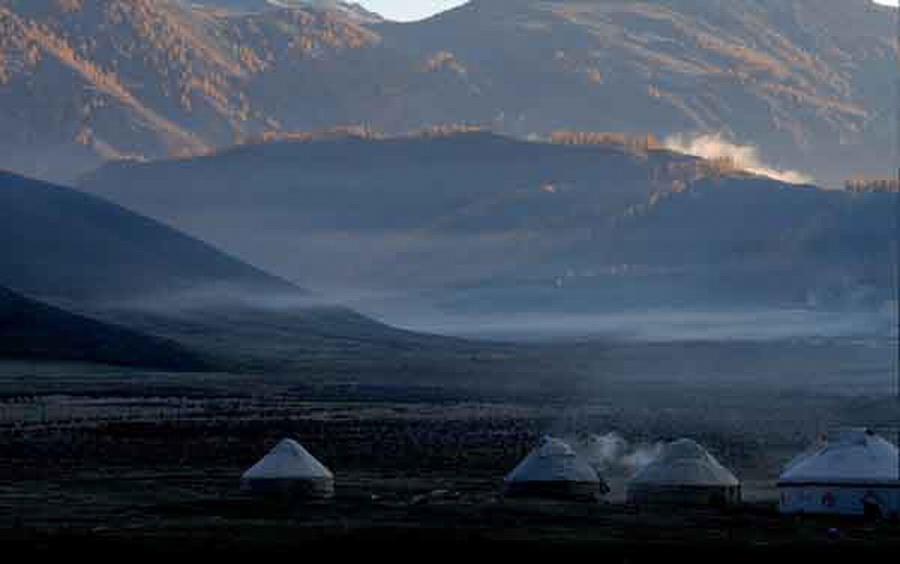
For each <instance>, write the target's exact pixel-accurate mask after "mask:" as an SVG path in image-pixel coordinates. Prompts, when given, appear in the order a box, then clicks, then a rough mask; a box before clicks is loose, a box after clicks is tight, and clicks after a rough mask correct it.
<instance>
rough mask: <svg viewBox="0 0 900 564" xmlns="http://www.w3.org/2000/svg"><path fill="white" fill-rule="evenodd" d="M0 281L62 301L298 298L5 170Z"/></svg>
mask: <svg viewBox="0 0 900 564" xmlns="http://www.w3.org/2000/svg"><path fill="white" fill-rule="evenodd" d="M0 284H3V285H5V286H7V287H9V288H12V289H14V290H17V291H21V292H24V293H26V294H28V295H31V296H40V297H45V298H48V299H52V300H62V301H101V302H119V301H122V302H127V301H136V300H137V301H140V300H146V301H149V302H152V301H154V300H174V299H178V298H179V297H184V298H186V297H191V299H192V300H194V301H201V300H202V299H203V298H208V299H214V298H215V299H218V298H222V299H241V296H244V297H248V296H249V297H253V296H258V295H287V296H290V295H294V296H297V295H300V296H302V295H303V292H302V291H301V290H299V289H298V288H296V287H295V286H292V285H291V284H288V283H287V282H284V281H282V280H279V279H277V278H275V277H273V276H270V275H268V274H265V273H263V272H262V271H260V270H257V269H255V268H253V267H250V266H248V265H246V264H244V263H241V262H240V261H238V260H236V259H234V258H231V257H229V256H227V255H225V254H224V253H222V252H220V251H218V250H216V249H214V248H212V247H210V246H209V245H207V244H205V243H202V242H200V241H197V240H196V239H192V238H190V237H188V236H186V235H184V234H181V233H179V232H177V231H175V230H174V229H171V228H169V227H166V226H164V225H162V224H160V223H157V222H155V221H152V220H150V219H147V218H145V217H141V216H139V215H137V214H134V213H132V212H129V211H127V210H125V209H123V208H121V207H119V206H116V205H114V204H111V203H109V202H106V201H104V200H101V199H99V198H96V197H93V196H90V195H87V194H84V193H82V192H78V191H76V190H72V189H70V188H65V187H61V186H56V185H53V184H47V183H44V182H40V181H36V180H31V179H28V178H24V177H21V176H18V175H15V174H11V173H2V172H0Z"/></svg>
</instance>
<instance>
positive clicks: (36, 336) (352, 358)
mask: <svg viewBox="0 0 900 564" xmlns="http://www.w3.org/2000/svg"><path fill="white" fill-rule="evenodd" d="M240 201H241V200H240V197H237V198H236V199H233V200H232V199H229V198H227V197H226V199H225V201H223V203H227V204H228V205H239V206H240V205H241V204H240ZM246 203H247V202H244V205H246ZM0 284H2V285H3V286H5V287H9V288H12V289H13V291H14V292H16V293H13V291H8V290H5V289H0V337H2V339H0V340H2V343H0V357H6V358H21V357H25V358H32V359H35V360H48V359H53V360H62V359H67V360H80V361H86V362H101V363H112V364H127V365H133V364H134V365H149V366H153V367H158V368H165V369H185V368H191V369H198V368H200V367H202V368H203V369H206V370H211V369H212V370H217V371H233V372H245V371H263V372H270V371H273V370H275V371H284V372H288V373H290V374H296V375H297V377H298V379H299V380H298V381H300V380H302V381H304V382H309V381H310V380H311V379H325V380H331V381H336V380H338V379H345V380H353V381H360V380H366V381H374V382H376V383H379V384H386V383H397V382H400V381H403V382H419V383H422V382H424V381H425V380H427V379H431V381H432V382H435V381H437V382H442V383H444V384H447V383H452V382H455V383H458V384H462V383H463V381H462V380H461V379H464V378H467V377H473V376H472V375H473V374H476V376H477V377H478V378H480V379H483V378H486V372H484V371H482V372H479V371H478V370H476V369H479V370H480V369H481V368H483V366H482V364H483V363H481V362H480V361H479V360H478V355H479V354H482V353H484V352H485V351H488V352H489V351H490V350H491V348H490V347H481V346H476V345H473V344H469V343H465V342H461V341H456V340H454V339H444V338H438V337H431V336H428V335H419V334H415V333H412V332H409V331H403V330H400V329H395V328H392V327H389V326H387V325H384V324H382V323H380V322H377V321H375V320H373V319H370V318H368V317H365V316H363V315H360V314H358V313H355V312H353V311H351V310H349V309H347V308H344V307H338V306H334V305H329V302H327V301H325V300H324V299H323V298H321V297H317V296H314V295H312V294H310V293H308V292H306V291H304V290H301V289H300V288H298V287H297V286H294V285H292V284H290V283H288V282H285V281H284V280H282V279H280V278H276V277H274V276H271V275H269V274H266V273H264V272H262V271H260V270H258V269H256V268H253V267H250V266H248V265H247V264H245V263H242V262H240V261H239V260H237V259H234V258H232V257H231V256H229V255H226V254H224V253H222V252H220V251H218V250H216V249H215V248H213V247H211V246H209V245H207V244H205V243H202V242H200V241H198V240H196V239H193V238H191V237H189V236H187V235H185V234H182V233H180V232H178V231H176V230H174V229H172V228H169V227H166V226H165V225H163V224H161V223H158V222H156V221H153V220H150V219H148V218H146V217H143V216H140V215H137V214H135V213H132V212H130V211H127V210H125V209H123V208H121V207H119V206H117V205H115V204H112V203H110V202H108V201H105V200H103V199H100V198H97V197H95V196H92V195H88V194H84V193H82V192H78V191H76V190H73V189H70V188H65V187H61V186H56V185H52V184H47V183H44V182H39V181H35V180H31V179H27V178H23V177H20V176H17V175H13V174H9V173H4V174H2V175H0ZM19 294H26V295H28V296H29V297H35V298H37V299H40V300H41V303H38V302H35V301H32V300H31V299H26V298H23V297H21V295H19ZM63 310H65V311H63ZM188 351H190V352H188ZM197 359H202V362H201V361H200V360H197ZM487 370H488V369H485V371H487ZM423 374H426V375H427V376H423Z"/></svg>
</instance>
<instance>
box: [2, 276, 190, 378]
mask: <svg viewBox="0 0 900 564" xmlns="http://www.w3.org/2000/svg"><path fill="white" fill-rule="evenodd" d="M0 358H2V359H24V360H32V361H78V362H89V363H99V364H112V365H121V366H137V367H145V368H156V369H161V370H175V371H184V370H192V371H199V370H205V369H206V368H207V367H208V365H207V363H206V361H205V360H202V359H201V357H200V356H198V355H196V354H194V353H192V352H189V351H188V350H187V349H185V348H184V347H182V346H180V345H178V344H176V343H174V342H172V341H168V340H164V339H159V338H155V337H149V336H146V335H142V334H140V333H137V332H134V331H131V330H129V329H125V328H122V327H117V326H115V325H110V324H106V323H101V322H99V321H95V320H93V319H89V318H87V317H83V316H80V315H73V314H71V313H68V312H66V311H63V310H61V309H58V308H55V307H52V306H49V305H46V304H42V303H40V302H36V301H34V300H30V299H28V298H26V297H24V296H22V295H19V294H16V293H14V292H11V291H9V290H6V289H4V288H0Z"/></svg>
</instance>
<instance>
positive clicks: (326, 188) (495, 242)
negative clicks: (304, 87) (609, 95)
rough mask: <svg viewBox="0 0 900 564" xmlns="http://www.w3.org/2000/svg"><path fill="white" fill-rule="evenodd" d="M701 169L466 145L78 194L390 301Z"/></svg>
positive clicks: (327, 150) (309, 156) (604, 153)
mask: <svg viewBox="0 0 900 564" xmlns="http://www.w3.org/2000/svg"><path fill="white" fill-rule="evenodd" d="M645 142H646V141H645ZM635 143H637V142H635ZM703 168H704V165H703V163H702V162H701V161H699V160H698V159H695V158H693V157H686V156H683V155H676V154H673V153H669V152H667V151H661V150H647V149H646V148H644V147H637V148H635V149H634V150H631V149H629V148H627V147H626V146H625V145H621V144H616V143H613V142H610V143H608V144H601V145H582V146H579V145H562V144H555V143H528V142H524V141H517V140H514V139H510V138H505V137H500V136H497V135H493V134H488V133H482V132H469V133H460V134H455V133H452V134H447V135H424V136H415V137H401V138H389V139H361V138H356V137H352V136H351V137H338V138H334V139H325V140H313V141H309V142H303V141H300V142H293V141H288V142H281V143H270V144H264V145H255V146H247V147H242V148H239V149H235V150H232V151H227V152H224V153H221V154H218V155H215V156H210V157H204V158H199V159H194V160H181V161H170V162H153V163H146V164H122V165H111V166H109V167H106V168H104V169H102V170H100V171H98V172H97V173H96V174H93V175H90V176H88V177H85V179H84V180H85V181H84V183H83V184H82V185H81V186H80V187H81V188H83V189H85V190H87V191H89V192H93V193H95V194H97V195H100V196H102V197H104V198H109V199H110V200H112V201H116V202H118V203H120V204H121V205H123V206H126V207H128V208H130V209H134V210H137V211H139V212H140V213H142V214H146V215H148V216H150V217H154V218H156V219H158V220H161V221H164V222H167V223H169V224H171V225H176V226H178V228H179V229H182V230H184V231H185V232H187V233H190V234H192V235H194V236H196V237H198V238H201V239H204V240H207V241H211V242H213V243H214V244H216V245H219V246H221V247H222V248H227V249H229V252H232V253H235V254H236V255H237V256H240V257H243V258H244V259H245V260H250V261H252V262H254V264H259V265H261V266H263V267H264V268H266V269H268V270H270V271H271V272H275V273H277V274H279V275H282V276H285V277H288V278H290V279H292V280H294V281H299V282H300V283H302V284H304V285H307V286H310V287H316V288H323V289H324V288H335V287H337V288H341V287H346V286H347V285H351V286H353V287H357V288H358V287H367V288H380V289H392V288H398V287H407V288H408V287H410V286H412V287H422V286H423V285H425V286H427V285H439V286H446V285H447V284H455V283H465V282H469V281H472V280H473V279H478V278H481V277H484V276H487V275H496V274H498V273H500V272H503V271H504V270H506V269H508V268H510V267H511V266H513V265H516V264H519V263H521V262H522V261H523V260H532V259H533V258H534V257H536V256H543V255H545V254H548V253H552V251H553V250H554V248H557V247H558V246H559V245H560V244H561V243H562V242H564V241H567V240H569V239H571V238H573V237H576V238H577V237H580V236H582V235H581V234H580V232H582V231H583V230H584V229H585V228H588V229H590V228H591V227H590V224H591V223H597V224H598V227H599V226H602V225H603V224H604V222H608V221H610V220H611V219H612V218H613V217H615V215H616V214H618V213H620V212H621V211H622V210H624V209H626V208H627V207H628V206H631V205H637V204H640V203H641V202H643V201H645V200H646V199H647V198H649V197H650V195H651V194H652V193H653V191H654V190H661V189H666V190H667V189H671V187H672V185H673V183H676V184H677V183H679V182H685V181H688V180H690V179H691V178H693V176H694V175H696V174H703ZM226 195H227V196H226ZM304 265H308V266H309V268H307V267H305V266H304Z"/></svg>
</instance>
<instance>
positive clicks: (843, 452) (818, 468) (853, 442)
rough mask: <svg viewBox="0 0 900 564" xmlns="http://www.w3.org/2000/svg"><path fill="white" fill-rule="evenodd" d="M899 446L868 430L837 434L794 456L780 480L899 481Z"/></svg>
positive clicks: (849, 482)
mask: <svg viewBox="0 0 900 564" xmlns="http://www.w3.org/2000/svg"><path fill="white" fill-rule="evenodd" d="M897 472H898V469H897V447H895V446H894V445H893V444H891V443H890V442H888V441H887V440H885V439H884V438H882V437H880V436H878V435H876V434H875V433H873V432H872V431H869V430H867V429H852V430H848V431H842V432H840V433H837V434H836V435H835V436H833V437H832V438H830V439H829V440H827V441H825V442H822V443H821V444H819V445H817V446H816V447H814V448H813V449H811V450H810V451H808V452H806V453H804V454H803V455H801V456H799V457H797V458H795V459H794V460H793V461H792V462H791V463H790V464H789V465H788V466H787V468H786V469H785V471H784V473H783V474H782V475H781V478H780V480H779V482H780V483H785V484H799V483H813V484H817V483H823V484H854V483H860V484H869V483H876V482H897Z"/></svg>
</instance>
